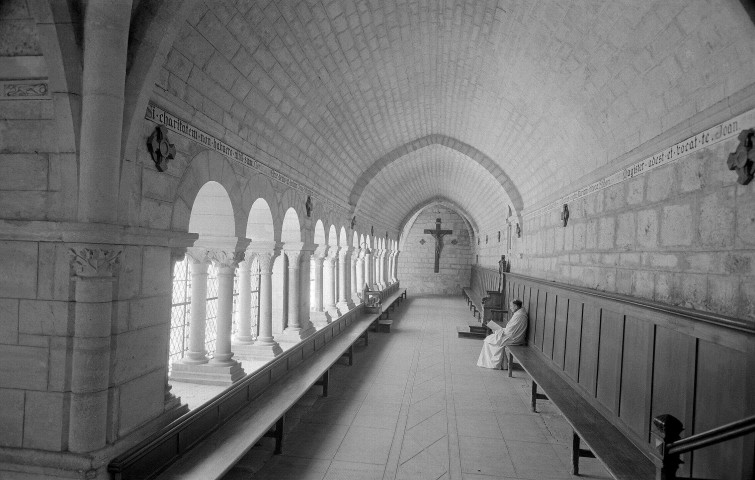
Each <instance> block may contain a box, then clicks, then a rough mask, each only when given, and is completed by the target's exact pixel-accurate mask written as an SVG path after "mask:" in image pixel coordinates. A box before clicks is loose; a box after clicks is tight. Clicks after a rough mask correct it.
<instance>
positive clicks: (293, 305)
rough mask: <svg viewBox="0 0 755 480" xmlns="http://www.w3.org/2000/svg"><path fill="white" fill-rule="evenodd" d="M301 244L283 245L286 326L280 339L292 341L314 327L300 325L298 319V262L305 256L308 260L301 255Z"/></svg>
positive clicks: (312, 330) (296, 340) (305, 336)
mask: <svg viewBox="0 0 755 480" xmlns="http://www.w3.org/2000/svg"><path fill="white" fill-rule="evenodd" d="M302 246H303V244H302V243H300V244H286V245H285V247H284V250H285V252H286V256H287V257H288V326H287V327H286V330H284V331H283V335H282V336H281V339H282V340H287V341H292V342H298V341H300V340H302V339H303V338H307V337H308V336H310V335H312V334H313V333H314V328H312V327H311V326H309V325H302V322H301V319H300V314H301V301H302V295H301V288H300V287H301V278H300V274H301V269H300V262H301V260H302V258H305V259H306V260H307V263H308V262H309V259H308V258H306V256H304V255H302V250H301V248H302ZM307 278H309V276H307ZM305 293H306V292H305ZM307 323H309V322H307ZM307 327H308V328H307Z"/></svg>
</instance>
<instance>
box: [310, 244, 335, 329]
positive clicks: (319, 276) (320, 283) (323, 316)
mask: <svg viewBox="0 0 755 480" xmlns="http://www.w3.org/2000/svg"><path fill="white" fill-rule="evenodd" d="M327 252H328V247H327V246H323V247H318V248H317V250H315V253H314V254H313V255H312V256H313V258H314V264H315V295H314V297H315V304H314V308H313V310H312V312H311V313H310V318H311V319H312V323H314V325H315V327H316V328H322V327H324V326H325V325H327V324H328V323H330V322H331V321H332V318H331V317H330V314H329V313H328V312H326V311H325V309H324V308H323V303H324V302H323V300H324V290H325V289H324V283H325V282H324V278H323V277H324V275H323V270H324V268H323V263H324V261H325V257H326V255H327Z"/></svg>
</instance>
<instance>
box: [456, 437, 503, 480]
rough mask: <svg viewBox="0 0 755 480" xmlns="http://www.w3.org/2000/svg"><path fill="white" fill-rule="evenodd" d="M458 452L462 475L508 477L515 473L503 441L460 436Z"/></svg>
mask: <svg viewBox="0 0 755 480" xmlns="http://www.w3.org/2000/svg"><path fill="white" fill-rule="evenodd" d="M459 450H460V456H461V471H462V472H464V473H481V474H483V475H508V476H513V474H514V473H515V471H514V465H513V464H512V463H511V459H510V458H509V455H508V450H507V449H506V444H505V443H504V441H503V440H496V439H491V438H479V437H461V436H460V437H459Z"/></svg>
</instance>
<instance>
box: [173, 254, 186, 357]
mask: <svg viewBox="0 0 755 480" xmlns="http://www.w3.org/2000/svg"><path fill="white" fill-rule="evenodd" d="M190 320H191V271H190V267H189V261H188V259H187V257H184V258H183V260H181V261H180V262H176V265H175V267H173V301H172V307H171V310H170V354H169V357H168V360H169V362H173V361H174V360H179V359H181V358H183V356H184V352H186V351H187V350H188V349H189V323H190Z"/></svg>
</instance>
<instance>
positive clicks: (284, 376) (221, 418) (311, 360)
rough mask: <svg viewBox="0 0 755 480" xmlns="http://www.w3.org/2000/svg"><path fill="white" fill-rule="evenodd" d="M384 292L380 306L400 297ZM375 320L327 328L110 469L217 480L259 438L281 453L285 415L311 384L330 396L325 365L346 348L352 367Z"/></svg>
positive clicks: (120, 479) (131, 475)
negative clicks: (270, 438) (268, 438)
mask: <svg viewBox="0 0 755 480" xmlns="http://www.w3.org/2000/svg"><path fill="white" fill-rule="evenodd" d="M389 288H390V290H389V291H384V292H383V294H384V301H386V302H393V301H395V300H396V298H398V297H399V296H401V295H402V292H399V291H398V285H397V284H396V285H394V286H393V287H392V288H391V287H389ZM377 317H378V315H375V314H373V315H369V314H368V315H361V316H358V317H357V318H353V319H349V322H342V320H344V318H343V317H342V318H341V319H339V320H338V321H337V322H334V323H332V324H329V325H328V326H327V327H325V328H324V329H322V330H319V331H318V332H317V333H315V334H314V335H312V336H311V337H309V338H307V339H305V340H304V341H302V342H301V344H298V345H297V346H295V347H293V348H292V349H290V350H288V351H286V352H284V353H283V354H282V355H281V356H280V357H278V358H276V359H275V360H274V361H273V362H271V363H270V364H269V365H267V366H265V367H264V368H263V369H261V370H259V371H257V372H255V373H253V374H251V375H248V376H247V377H245V378H244V379H242V380H240V381H239V382H237V383H236V384H235V385H233V386H231V387H230V388H229V389H228V390H226V391H225V392H223V393H222V394H221V395H219V396H218V397H216V398H215V399H214V400H212V401H210V402H208V403H207V404H205V405H203V406H202V407H199V408H198V409H196V410H193V411H191V412H189V413H188V414H187V415H185V416H184V417H181V418H179V419H178V420H176V421H175V422H173V423H172V424H170V425H168V426H167V427H166V428H164V429H163V430H162V431H161V432H158V433H157V434H155V435H154V436H153V437H151V438H149V439H148V440H146V441H145V442H143V443H142V444H140V445H137V446H136V447H135V448H133V449H131V450H129V451H128V452H126V453H124V454H123V455H121V456H119V457H117V458H116V459H114V460H113V461H112V462H111V463H110V464H109V465H108V471H109V472H110V473H111V475H112V476H113V478H114V479H115V480H136V479H139V480H143V479H146V478H156V477H155V475H156V474H157V473H159V478H160V479H181V480H192V479H196V480H212V479H218V478H222V477H223V475H224V474H225V473H226V472H227V471H228V470H229V469H230V468H231V467H233V465H235V464H236V463H237V462H238V460H239V459H240V458H241V457H242V456H244V455H245V454H246V452H247V451H249V449H251V448H252V446H254V444H255V443H256V442H257V441H258V440H259V439H260V438H262V437H263V436H273V437H275V438H276V452H277V453H281V452H282V451H283V440H284V439H283V418H284V415H285V413H286V412H287V411H288V410H289V409H290V408H291V407H292V406H293V405H294V404H295V403H296V402H297V401H298V400H299V399H300V398H301V397H302V396H303V395H304V394H305V393H306V392H307V391H308V390H309V389H310V388H311V387H312V386H314V385H320V386H322V388H323V395H327V391H328V380H329V369H330V367H331V366H332V365H333V364H334V363H335V362H336V361H338V360H339V359H340V358H341V357H342V356H344V354H345V353H346V354H348V352H349V350H351V354H352V356H351V361H352V362H353V344H354V343H355V342H356V341H358V340H359V339H365V341H368V340H367V338H366V335H365V333H366V331H367V330H368V329H369V327H370V325H371V324H372V322H373V321H375V320H376V319H377ZM347 323H348V324H347ZM334 332H337V333H334ZM305 359H306V361H304V360H305ZM289 367H290V368H289ZM286 368H288V371H287V372H286ZM280 372H286V373H280Z"/></svg>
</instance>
